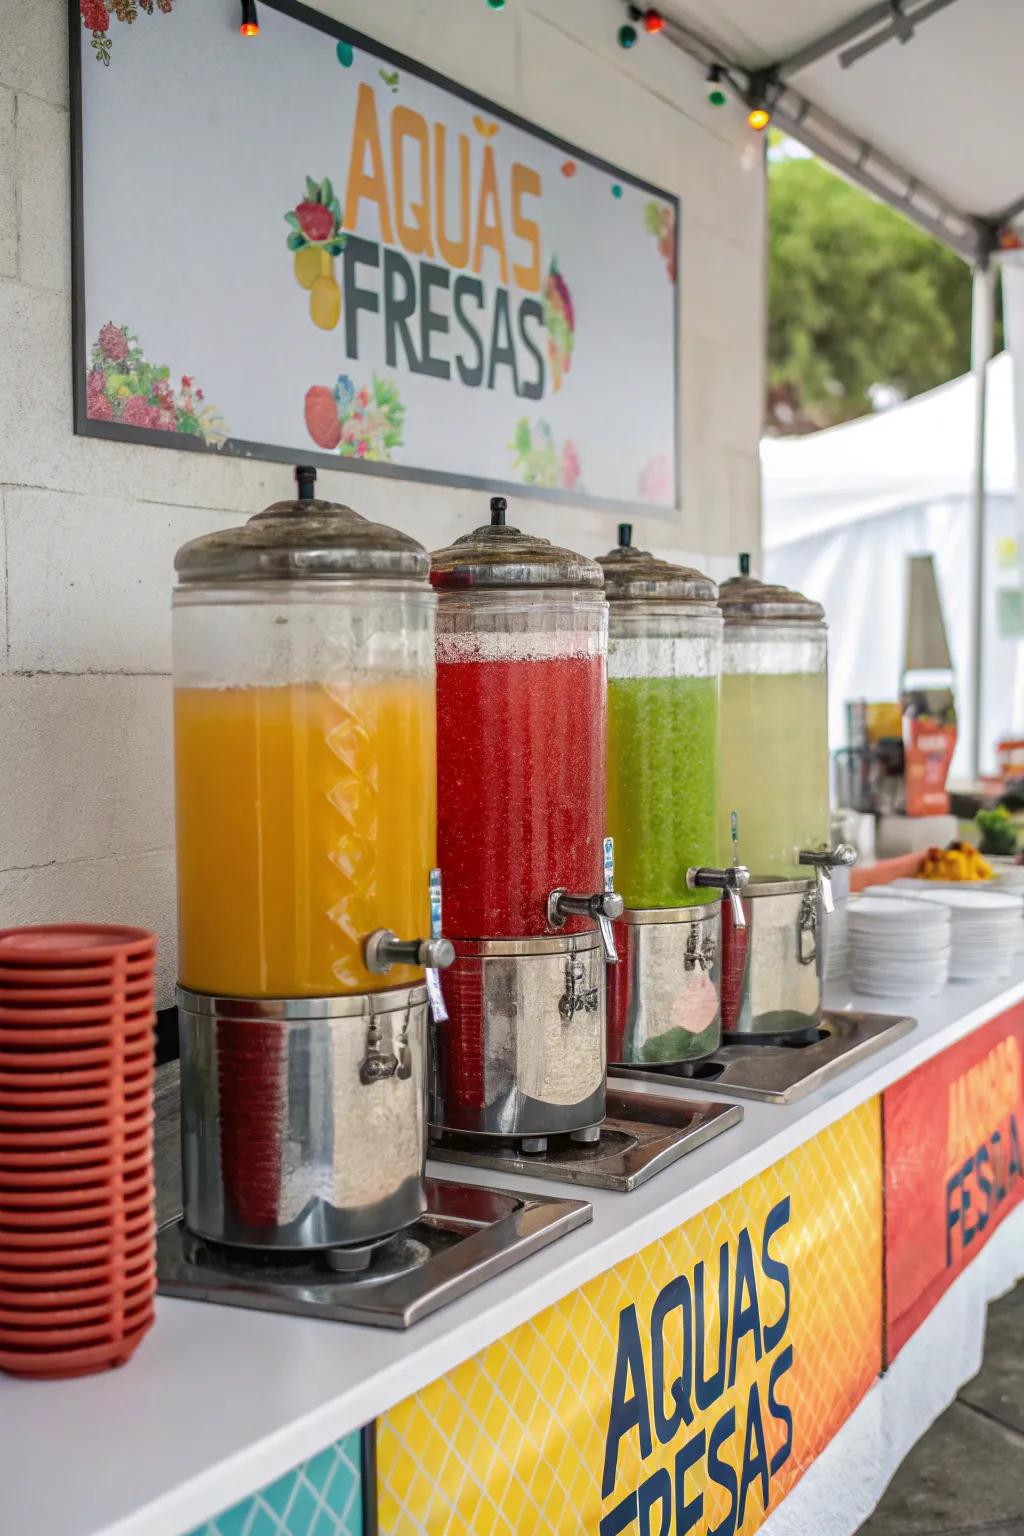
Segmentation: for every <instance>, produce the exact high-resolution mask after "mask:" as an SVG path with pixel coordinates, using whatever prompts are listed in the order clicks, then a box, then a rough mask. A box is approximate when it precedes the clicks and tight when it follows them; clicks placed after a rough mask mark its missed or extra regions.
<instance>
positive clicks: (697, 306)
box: [680, 205, 765, 366]
mask: <svg viewBox="0 0 1024 1536" xmlns="http://www.w3.org/2000/svg"><path fill="white" fill-rule="evenodd" d="M763 270H764V253H763V251H762V249H761V246H760V242H759V241H758V242H754V243H752V244H750V245H747V246H740V245H737V244H736V243H735V242H734V241H732V240H727V239H726V238H725V237H724V236H723V235H720V234H719V233H718V232H717V231H716V230H714V229H711V228H710V227H709V226H708V225H706V224H702V223H701V222H700V221H699V219H698V218H697V217H696V216H695V215H694V214H692V213H691V211H690V206H689V205H687V206H686V207H684V210H683V236H682V266H681V272H680V299H681V303H682V311H683V334H684V335H685V336H687V337H692V336H703V337H705V338H706V339H707V340H708V341H713V342H717V343H718V344H720V345H722V346H727V347H733V348H734V349H735V350H736V351H739V352H742V353H743V354H744V356H745V357H754V356H755V355H756V353H757V351H758V347H759V340H760V338H761V337H763V335H764V329H765V321H764V292H763V283H764V279H763ZM758 366H760V365H758Z"/></svg>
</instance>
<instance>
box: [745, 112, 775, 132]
mask: <svg viewBox="0 0 1024 1536" xmlns="http://www.w3.org/2000/svg"><path fill="white" fill-rule="evenodd" d="M771 120H772V115H771V113H770V112H769V111H768V110H767V108H765V107H751V109H750V111H749V112H748V113H747V122H748V123H749V124H750V126H751V128H753V130H754V132H755V133H763V132H764V130H765V129H766V128H767V127H768V124H769V123H770V122H771Z"/></svg>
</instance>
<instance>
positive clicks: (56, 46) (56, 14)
mask: <svg viewBox="0 0 1024 1536" xmlns="http://www.w3.org/2000/svg"><path fill="white" fill-rule="evenodd" d="M2 18H3V29H2V44H0V85H7V86H10V87H11V88H12V89H13V90H16V91H27V92H28V93H29V94H30V95H32V96H39V97H41V98H42V99H43V101H49V102H53V103H54V104H55V105H57V106H62V107H63V106H67V101H68V10H67V3H66V0H4V3H3V13H2Z"/></svg>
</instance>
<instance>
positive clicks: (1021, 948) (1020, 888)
mask: <svg viewBox="0 0 1024 1536" xmlns="http://www.w3.org/2000/svg"><path fill="white" fill-rule="evenodd" d="M992 889H993V890H995V891H1002V892H1003V893H1004V894H1005V895H1007V896H1016V897H1017V898H1018V899H1019V900H1020V911H1021V917H1022V918H1024V864H1007V865H1005V866H1004V867H1003V868H1002V869H1000V868H998V867H997V869H996V877H995V879H994V880H993V881H992ZM1017 953H1018V955H1024V922H1022V923H1021V925H1020V932H1019V935H1018V938H1017Z"/></svg>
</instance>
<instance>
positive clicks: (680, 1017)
mask: <svg viewBox="0 0 1024 1536" xmlns="http://www.w3.org/2000/svg"><path fill="white" fill-rule="evenodd" d="M631 532H632V530H631V528H630V525H629V524H628V523H624V524H622V525H621V527H620V529H619V547H618V548H617V549H614V550H612V551H611V553H610V554H608V555H605V556H604V558H603V559H602V560H601V561H600V564H601V566H602V567H603V569H604V580H605V592H606V595H607V599H608V613H609V621H608V622H609V637H608V830H609V832H610V833H611V835H612V836H613V838H614V840H615V857H616V876H617V879H616V883H617V885H618V888H619V890H620V892H621V894H622V898H623V900H624V902H625V913H624V915H623V920H622V922H621V923H619V924H617V925H616V940H617V945H618V954H619V963H618V965H617V966H616V967H615V968H614V970H611V969H610V970H609V975H608V1056H609V1060H610V1061H612V1062H614V1063H617V1064H621V1065H628V1066H643V1065H652V1066H669V1065H673V1066H679V1065H682V1064H684V1063H687V1062H694V1061H699V1060H701V1059H702V1058H703V1057H705V1056H709V1055H711V1054H712V1053H713V1052H714V1051H715V1050H717V1049H718V1046H719V1044H720V1041H721V1014H720V1007H719V986H718V982H719V950H720V935H721V909H722V897H723V894H724V895H725V896H726V897H727V898H728V901H729V902H730V903H731V905H732V908H733V913H734V916H735V919H736V921H737V923H738V924H739V925H740V926H742V923H743V908H742V906H741V904H740V897H739V893H740V891H741V890H742V889H743V887H744V885H745V883H746V881H747V878H748V875H747V871H746V869H744V868H743V867H742V866H738V865H725V866H720V865H719V853H718V848H719V828H718V799H719V790H718V785H719V751H718V696H719V672H720V667H721V652H722V614H721V610H720V609H719V607H718V602H717V599H718V588H717V587H716V585H715V583H714V582H713V581H711V580H709V578H708V577H706V576H703V575H701V573H700V572H699V571H694V570H688V569H687V568H686V567H684V566H678V565H670V564H668V563H667V562H666V561H664V560H656V559H655V558H654V556H653V555H650V554H648V553H646V552H645V551H643V550H638V549H634V548H632V547H631ZM726 846H729V844H728V842H727V843H726Z"/></svg>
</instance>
